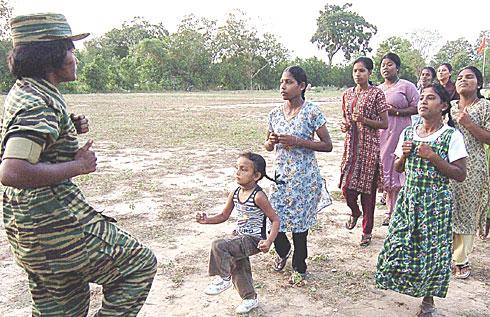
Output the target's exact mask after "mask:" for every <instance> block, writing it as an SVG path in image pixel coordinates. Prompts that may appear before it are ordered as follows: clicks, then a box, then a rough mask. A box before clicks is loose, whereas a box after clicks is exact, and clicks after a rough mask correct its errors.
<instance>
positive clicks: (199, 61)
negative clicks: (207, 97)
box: [168, 15, 216, 90]
mask: <svg viewBox="0 0 490 317" xmlns="http://www.w3.org/2000/svg"><path fill="white" fill-rule="evenodd" d="M215 37H216V21H214V20H208V19H205V18H197V17H196V16H195V15H188V16H186V17H184V19H183V20H182V21H181V22H180V24H179V26H178V27H177V31H176V32H175V33H173V34H171V35H170V41H169V42H170V45H169V51H168V55H169V58H168V68H169V69H170V75H171V77H172V78H174V79H175V78H178V81H175V80H174V84H175V87H174V89H187V90H189V89H192V88H193V87H195V88H198V89H206V88H208V87H209V86H210V85H211V84H212V83H214V82H215V80H216V79H215V76H214V74H213V72H212V63H213V60H214V55H215V53H216V51H215V49H214V48H213V42H214V40H215Z"/></svg>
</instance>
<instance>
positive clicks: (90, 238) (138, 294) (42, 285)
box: [26, 221, 157, 317]
mask: <svg viewBox="0 0 490 317" xmlns="http://www.w3.org/2000/svg"><path fill="white" fill-rule="evenodd" d="M84 236H85V239H84V243H85V249H86V252H87V255H88V258H89V264H88V266H86V267H83V268H82V269H79V270H77V271H72V272H68V273H53V274H46V273H42V274H39V273H35V272H29V271H28V270H26V271H27V274H28V277H29V288H30V291H31V295H32V302H33V304H32V316H53V317H54V316H56V317H59V316H86V315H87V313H88V309H89V302H90V289H89V282H90V283H96V284H99V285H102V286H103V293H104V298H103V300H102V307H101V308H100V310H99V311H98V312H97V314H96V315H95V316H136V315H137V314H138V312H139V310H140V309H141V307H142V306H143V304H144V302H145V300H146V297H147V296H148V292H149V291H150V288H151V284H152V282H153V277H154V275H155V273H156V264H157V263H156V258H155V256H154V254H153V253H152V251H151V250H150V249H148V248H147V247H145V246H143V245H142V244H140V243H139V242H138V241H137V240H136V239H134V238H133V237H131V236H130V235H129V234H128V233H126V232H124V231H123V230H121V229H119V228H118V227H117V226H115V225H114V224H113V223H111V222H108V221H98V222H96V223H93V224H89V225H87V226H86V227H85V228H84Z"/></svg>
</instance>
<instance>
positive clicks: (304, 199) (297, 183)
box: [269, 101, 329, 233]
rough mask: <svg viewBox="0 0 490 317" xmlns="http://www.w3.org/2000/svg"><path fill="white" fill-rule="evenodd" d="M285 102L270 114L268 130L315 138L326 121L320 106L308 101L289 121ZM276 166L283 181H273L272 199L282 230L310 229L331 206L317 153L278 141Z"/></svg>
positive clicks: (302, 230) (277, 173)
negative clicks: (326, 208)
mask: <svg viewBox="0 0 490 317" xmlns="http://www.w3.org/2000/svg"><path fill="white" fill-rule="evenodd" d="M283 110H284V105H280V106H277V107H276V108H274V109H273V110H272V111H271V112H270V113H269V132H275V133H277V134H288V135H293V136H296V137H298V138H302V139H305V140H313V138H314V134H315V131H316V130H317V129H318V128H320V127H321V126H322V125H324V124H325V122H326V118H325V116H324V115H323V113H322V112H321V111H320V109H319V108H318V107H317V106H316V105H314V104H312V103H311V102H307V101H305V103H304V104H303V106H302V108H301V110H300V111H299V113H298V114H297V115H296V116H295V117H293V118H291V119H290V120H286V117H285V116H284V111H283ZM275 150H276V153H275V154H276V155H275V161H274V167H275V170H276V176H277V178H278V180H279V181H282V182H283V183H282V182H281V183H280V184H277V185H276V184H273V185H272V188H271V193H270V202H271V205H272V207H274V209H275V210H276V212H277V213H278V215H279V218H280V220H281V225H280V228H279V231H280V232H286V231H292V232H295V233H299V232H304V231H306V230H308V229H309V228H310V227H311V226H312V225H314V224H315V222H316V214H317V212H318V211H319V210H321V209H322V208H324V207H326V206H327V205H328V198H329V196H328V192H327V190H326V185H325V181H324V179H323V178H322V177H321V175H320V169H319V168H318V163H317V161H316V157H315V152H314V151H313V150H310V149H306V148H304V147H295V146H285V145H283V144H276V147H275Z"/></svg>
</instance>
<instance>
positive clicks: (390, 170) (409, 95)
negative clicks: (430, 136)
mask: <svg viewBox="0 0 490 317" xmlns="http://www.w3.org/2000/svg"><path fill="white" fill-rule="evenodd" d="M400 67H401V61H400V57H399V56H398V55H396V54H395V53H387V54H386V55H384V56H383V58H382V59H381V67H380V70H381V75H382V76H383V78H384V83H382V84H381V85H379V86H378V87H379V88H381V90H382V91H383V92H384V93H385V96H386V103H387V104H388V129H386V130H382V131H381V134H380V139H381V161H382V164H383V175H382V176H383V187H384V191H385V192H386V205H387V208H388V211H387V212H386V217H385V219H384V220H383V225H384V226H387V225H388V224H389V223H390V219H391V214H392V213H393V210H394V208H395V203H396V198H397V196H398V192H399V191H400V188H401V187H402V186H403V182H404V180H405V176H404V175H403V174H402V173H398V172H397V171H396V170H395V168H394V165H393V164H394V162H395V155H394V152H395V148H396V144H397V142H398V138H399V137H400V133H401V132H402V131H403V129H405V128H406V127H407V126H409V125H410V124H411V123H412V120H411V116H412V115H413V114H416V113H417V102H418V100H419V92H418V91H417V87H415V85H414V84H412V83H411V82H409V81H408V80H404V79H401V78H400V77H399V74H398V73H399V71H400Z"/></svg>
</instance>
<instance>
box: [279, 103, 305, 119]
mask: <svg viewBox="0 0 490 317" xmlns="http://www.w3.org/2000/svg"><path fill="white" fill-rule="evenodd" d="M305 102H306V101H305ZM305 102H303V104H302V105H301V106H299V107H296V108H293V109H291V108H289V110H288V109H287V106H286V104H284V106H283V113H284V117H285V118H286V120H287V121H289V120H291V119H292V118H294V117H296V115H298V113H299V112H300V111H301V109H302V108H303V106H304V104H305Z"/></svg>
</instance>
